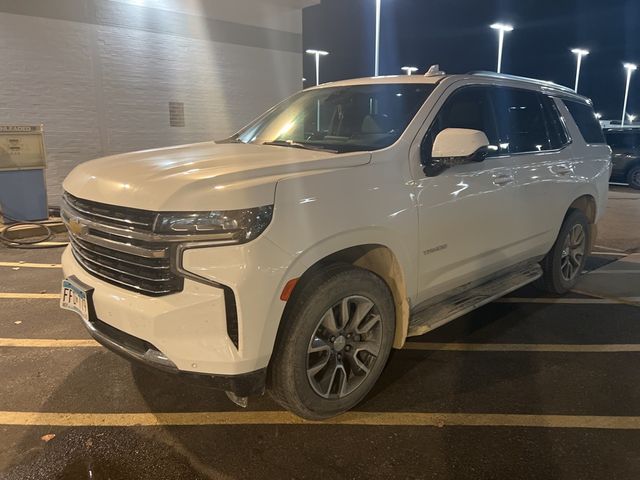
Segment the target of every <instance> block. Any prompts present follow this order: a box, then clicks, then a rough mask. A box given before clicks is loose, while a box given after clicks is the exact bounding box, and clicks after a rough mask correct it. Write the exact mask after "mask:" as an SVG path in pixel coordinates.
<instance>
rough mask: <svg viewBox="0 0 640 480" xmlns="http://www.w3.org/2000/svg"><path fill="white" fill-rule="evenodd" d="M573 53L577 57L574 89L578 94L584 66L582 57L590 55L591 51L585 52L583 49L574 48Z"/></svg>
mask: <svg viewBox="0 0 640 480" xmlns="http://www.w3.org/2000/svg"><path fill="white" fill-rule="evenodd" d="M571 53H574V54H575V55H576V57H577V64H576V86H575V87H574V88H573V89H574V90H575V91H576V92H578V83H579V82H580V67H581V66H582V57H584V56H586V55H589V50H585V49H583V48H574V49H573V50H571Z"/></svg>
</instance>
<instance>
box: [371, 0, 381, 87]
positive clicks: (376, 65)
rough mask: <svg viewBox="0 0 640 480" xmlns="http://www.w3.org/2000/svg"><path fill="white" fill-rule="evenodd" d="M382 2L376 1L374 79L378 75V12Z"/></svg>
mask: <svg viewBox="0 0 640 480" xmlns="http://www.w3.org/2000/svg"><path fill="white" fill-rule="evenodd" d="M381 3H382V0H376V54H375V55H376V58H375V64H374V69H373V70H374V73H373V75H374V76H375V77H377V76H378V74H379V73H380V10H381V9H382V5H381Z"/></svg>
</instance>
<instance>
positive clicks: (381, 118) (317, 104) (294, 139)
mask: <svg viewBox="0 0 640 480" xmlns="http://www.w3.org/2000/svg"><path fill="white" fill-rule="evenodd" d="M434 88H435V85H431V84H378V85H354V86H347V87H327V88H320V89H314V90H307V91H303V92H300V93H298V94H296V95H294V96H293V97H291V98H289V99H288V100H286V101H285V102H283V103H282V104H280V105H278V106H277V107H276V108H275V109H274V110H273V111H271V112H270V113H269V114H268V115H266V116H265V117H263V118H260V119H258V120H257V121H255V122H253V123H252V124H250V125H248V126H247V127H245V128H244V129H243V130H241V131H240V132H239V133H238V134H236V135H234V136H233V137H232V138H231V139H229V141H236V142H242V143H254V144H267V145H278V146H283V147H294V148H309V149H322V150H328V151H333V152H336V153H342V152H355V151H369V150H377V149H380V148H384V147H388V146H389V145H391V144H393V143H394V142H395V141H396V140H397V139H398V138H399V137H400V135H402V132H403V131H404V130H405V128H406V127H407V125H408V124H409V122H410V121H411V119H412V118H413V117H414V115H415V114H416V113H417V111H418V109H419V108H420V107H421V106H422V104H423V103H424V102H425V100H426V99H427V97H428V96H429V94H430V93H431V92H432V91H433V89H434Z"/></svg>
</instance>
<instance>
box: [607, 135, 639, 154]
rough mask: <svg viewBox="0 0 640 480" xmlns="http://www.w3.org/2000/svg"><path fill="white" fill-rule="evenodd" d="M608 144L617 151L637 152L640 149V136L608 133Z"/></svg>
mask: <svg viewBox="0 0 640 480" xmlns="http://www.w3.org/2000/svg"><path fill="white" fill-rule="evenodd" d="M606 137H607V143H608V144H609V146H610V147H611V148H613V149H616V150H629V151H630V150H637V149H638V148H640V135H639V134H637V133H632V132H608V133H607V134H606Z"/></svg>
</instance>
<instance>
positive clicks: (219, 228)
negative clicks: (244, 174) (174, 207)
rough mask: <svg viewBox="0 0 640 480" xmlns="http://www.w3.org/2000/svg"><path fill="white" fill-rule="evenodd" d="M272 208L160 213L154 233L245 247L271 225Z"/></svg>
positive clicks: (270, 206)
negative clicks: (188, 236) (230, 243)
mask: <svg viewBox="0 0 640 480" xmlns="http://www.w3.org/2000/svg"><path fill="white" fill-rule="evenodd" d="M272 215H273V205H268V206H264V207H256V208H248V209H246V210H226V211H218V212H194V213H185V212H174V213H161V214H159V215H158V218H157V220H156V223H155V227H154V231H155V233H158V234H161V235H193V237H194V238H193V239H194V240H195V241H197V240H200V238H199V237H202V239H203V240H204V239H205V238H204V237H206V239H207V240H216V239H220V240H235V243H246V242H248V241H250V240H253V239H254V238H256V237H257V236H258V235H260V234H261V233H262V232H264V230H265V229H266V228H267V226H268V225H269V223H270V222H271V217H272Z"/></svg>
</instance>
